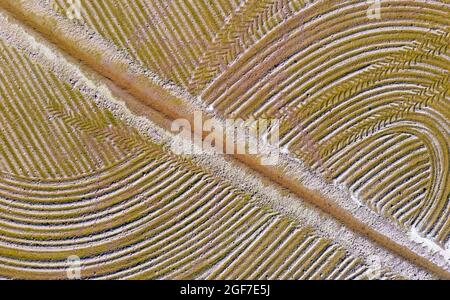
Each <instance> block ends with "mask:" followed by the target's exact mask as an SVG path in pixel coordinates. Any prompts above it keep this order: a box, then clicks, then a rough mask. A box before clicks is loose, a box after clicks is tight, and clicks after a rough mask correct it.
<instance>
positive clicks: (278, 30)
mask: <svg viewBox="0 0 450 300" xmlns="http://www.w3.org/2000/svg"><path fill="white" fill-rule="evenodd" d="M113 2H114V1H113ZM113 2H111V1H98V2H95V3H96V4H89V5H95V7H94V6H92V7H91V8H93V9H92V10H90V9H87V10H86V11H87V12H89V13H90V15H89V16H87V15H86V16H85V20H87V24H88V25H89V26H91V27H92V28H95V29H96V30H97V31H98V32H100V33H101V34H102V35H103V36H105V37H107V38H109V39H111V40H112V41H113V42H114V43H115V44H116V45H117V46H119V47H121V48H123V49H128V51H129V53H130V54H131V55H132V56H133V57H134V58H135V59H137V60H139V61H140V62H141V63H142V64H144V65H145V66H146V67H148V68H150V69H151V70H152V71H155V72H156V73H158V74H159V75H161V76H162V77H165V78H168V79H171V80H173V81H174V82H176V83H177V84H179V85H181V86H183V87H185V88H186V89H187V90H189V91H190V92H193V93H199V94H200V95H201V96H202V100H203V101H204V103H205V105H211V106H212V107H214V109H215V112H217V113H219V114H220V115H221V116H223V117H229V116H232V117H243V116H248V115H252V116H255V117H259V116H277V117H282V118H286V121H285V123H284V125H285V131H284V135H283V140H282V142H283V145H288V146H289V149H291V151H292V155H294V156H297V157H300V158H302V159H303V160H305V161H306V162H307V163H309V164H310V165H311V167H313V168H318V169H320V170H321V168H323V167H324V168H325V169H326V170H327V171H328V172H329V173H330V174H331V177H332V178H333V179H335V180H337V181H338V182H340V183H343V184H345V185H346V186H347V188H348V189H349V190H350V191H352V192H354V193H355V195H356V197H357V198H358V200H359V201H361V202H363V203H364V204H366V205H367V206H369V207H370V208H371V209H373V210H374V211H375V212H377V213H379V214H381V215H383V216H385V217H386V218H388V219H390V220H392V222H395V223H397V224H398V225H399V226H400V228H405V230H409V229H411V228H415V229H417V230H418V231H419V232H420V233H421V235H423V236H426V237H427V238H430V239H431V240H433V241H434V242H436V243H437V244H438V245H439V246H440V247H441V248H443V249H445V247H446V245H447V244H448V240H449V233H450V223H449V222H450V221H449V220H450V217H449V213H450V184H449V180H448V175H449V174H448V168H449V161H448V149H449V140H450V138H449V124H448V120H449V119H450V115H449V101H448V100H449V95H448V91H449V85H448V82H449V71H450V69H449V58H448V55H449V49H448V47H447V46H448V44H449V29H448V28H449V25H450V23H449V19H448V15H449V14H450V8H449V6H448V2H446V1H430V2H414V1H386V2H387V3H386V4H388V5H386V6H383V9H382V14H383V19H381V20H380V21H368V20H367V16H366V9H367V5H365V4H361V3H360V1H346V2H345V3H342V2H341V1H329V2H327V3H325V1H318V2H319V3H318V4H317V6H314V9H312V8H311V9H309V5H308V6H305V5H304V4H305V3H303V1H260V2H259V3H260V4H261V5H262V2H264V3H266V4H267V6H266V7H263V6H264V5H262V7H261V10H259V9H254V10H252V9H251V8H252V6H251V5H253V4H252V1H244V2H243V3H242V4H241V5H239V4H236V3H234V2H233V3H231V2H229V1H220V2H217V7H215V8H212V9H211V10H209V9H208V8H206V7H204V6H203V4H201V3H200V2H199V3H200V4H198V5H196V6H195V7H186V6H183V5H184V4H183V3H184V2H183V1H181V2H177V3H178V4H173V3H175V2H173V3H172V2H170V3H169V4H168V6H165V5H160V4H157V3H156V2H155V3H154V4H149V3H148V2H143V1H133V4H132V5H124V4H118V5H119V7H115V5H114V4H112V3H113ZM58 3H59V5H60V7H59V8H60V9H62V10H64V7H65V3H64V1H58ZM90 3H91V2H90ZM114 3H115V2H114ZM134 3H136V4H134ZM179 3H181V4H179ZM97 5H98V6H97ZM133 5H136V6H133ZM177 5H181V6H183V7H182V8H179V7H176V6H177ZM149 6H150V7H149ZM143 7H147V8H146V9H145V11H146V13H145V14H143V13H138V11H141V10H142V8H143ZM305 7H306V9H305ZM183 8H187V9H183ZM286 8H289V9H288V10H287V13H285V14H283V15H282V16H280V10H282V9H286ZM419 10H420V14H419V13H417V12H418V11H419ZM242 11H244V12H245V11H248V12H249V13H248V14H247V15H245V14H244V15H245V16H246V17H245V18H244V17H240V15H239V14H240V13H241V12H242ZM130 12H131V13H130ZM212 12H214V13H212ZM156 14H157V15H158V16H157V15H156ZM182 14H188V15H189V16H190V17H192V18H193V19H194V20H195V21H196V23H195V24H194V23H190V25H191V26H186V28H183V29H181V28H176V24H177V23H178V22H182V23H189V22H190V21H187V20H188V17H187V15H182ZM271 14H273V15H271ZM112 15H116V17H111V16H112ZM166 15H170V16H171V18H173V19H171V18H168V19H166V18H164V17H163V16H166ZM317 16H320V17H317ZM127 18H129V19H127ZM96 19H97V20H101V23H96V22H97V21H95V20H96ZM269 19H270V20H271V22H270V24H268V25H267V26H264V22H268V21H267V20H269ZM119 20H120V21H119ZM144 20H155V21H156V20H163V21H162V22H159V23H158V24H146V23H145V21H144ZM234 20H237V21H234ZM255 20H256V21H255ZM261 20H264V22H262V21H261ZM120 22H125V23H127V24H128V25H129V24H132V23H134V24H140V26H142V25H144V26H145V27H146V30H142V31H141V30H140V29H139V28H135V29H136V30H135V31H134V32H131V31H130V29H129V28H130V27H129V26H127V25H126V24H120ZM233 22H236V23H233ZM239 22H241V23H239ZM204 24H206V26H204ZM229 24H238V25H229ZM410 24H413V25H410ZM227 26H228V27H227ZM236 26H237V27H236ZM239 26H240V27H239ZM300 26H301V27H300ZM170 28H172V29H174V30H171V29H170ZM236 28H242V30H236ZM255 28H258V30H256V29H255ZM261 28H262V29H261ZM184 30H185V31H184ZM141 32H144V33H143V35H142V36H141V34H140V33H141ZM136 35H138V38H136ZM167 37H169V38H167ZM150 38H151V39H152V40H149V39H150ZM180 38H181V39H182V40H183V39H187V38H192V40H190V41H188V40H183V41H182V42H181V43H180V42H179V39H180ZM139 39H141V40H139ZM129 41H131V42H130V43H129ZM194 41H195V42H194ZM388 41H389V42H388ZM186 45H189V46H188V47H186ZM208 49H215V50H208ZM208 51H209V52H208ZM220 51H223V53H222V52H220ZM213 53H217V54H218V53H220V54H221V55H223V56H222V58H221V59H219V61H217V58H216V57H214V58H212V57H213V55H212V54H213ZM330 53H331V54H330ZM155 58H156V59H155ZM152 59H153V60H152ZM174 62H175V63H174ZM292 111H293V112H294V113H292ZM292 114H293V115H294V118H295V119H293V117H292ZM287 115H290V117H289V118H287ZM302 131H306V132H307V133H308V135H309V136H310V137H311V138H312V139H313V140H314V141H315V142H317V145H318V146H317V147H318V149H319V151H320V162H318V161H316V160H314V158H313V159H310V158H308V157H305V155H304V153H305V151H307V150H306V149H305V147H306V146H305V145H303V141H302V136H303V135H302V134H303V133H302ZM119 148H120V147H119ZM120 150H121V149H116V151H120ZM122 150H123V149H122ZM294 150H295V151H294ZM383 152H384V153H383ZM11 156H12V154H9V155H8V156H7V157H8V158H9V160H11ZM30 159H33V161H36V160H37V159H38V158H36V157H34V156H32V157H30ZM33 161H25V162H22V163H24V164H26V165H25V166H18V165H17V166H16V165H11V163H10V162H8V161H5V162H3V164H5V165H7V166H8V168H10V170H12V169H11V168H13V167H14V168H15V169H20V170H28V168H29V167H30V166H32V165H33ZM88 163H89V162H88V161H85V163H84V165H83V166H82V167H81V166H79V167H77V168H78V169H79V170H78V171H80V170H81V169H82V168H84V169H86V168H87V167H88ZM320 164H324V166H320ZM69 169H70V168H69ZM69 169H67V170H66V172H69ZM31 170H33V172H34V174H38V173H39V172H40V174H43V172H44V171H43V170H34V169H33V168H31V169H30V171H31ZM47 172H53V174H55V172H56V170H52V171H50V169H48V170H47ZM59 172H61V171H59ZM71 172H72V173H71V174H73V172H74V170H72V171H71ZM20 175H23V174H20ZM66 175H67V176H68V175H69V174H66Z"/></svg>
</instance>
